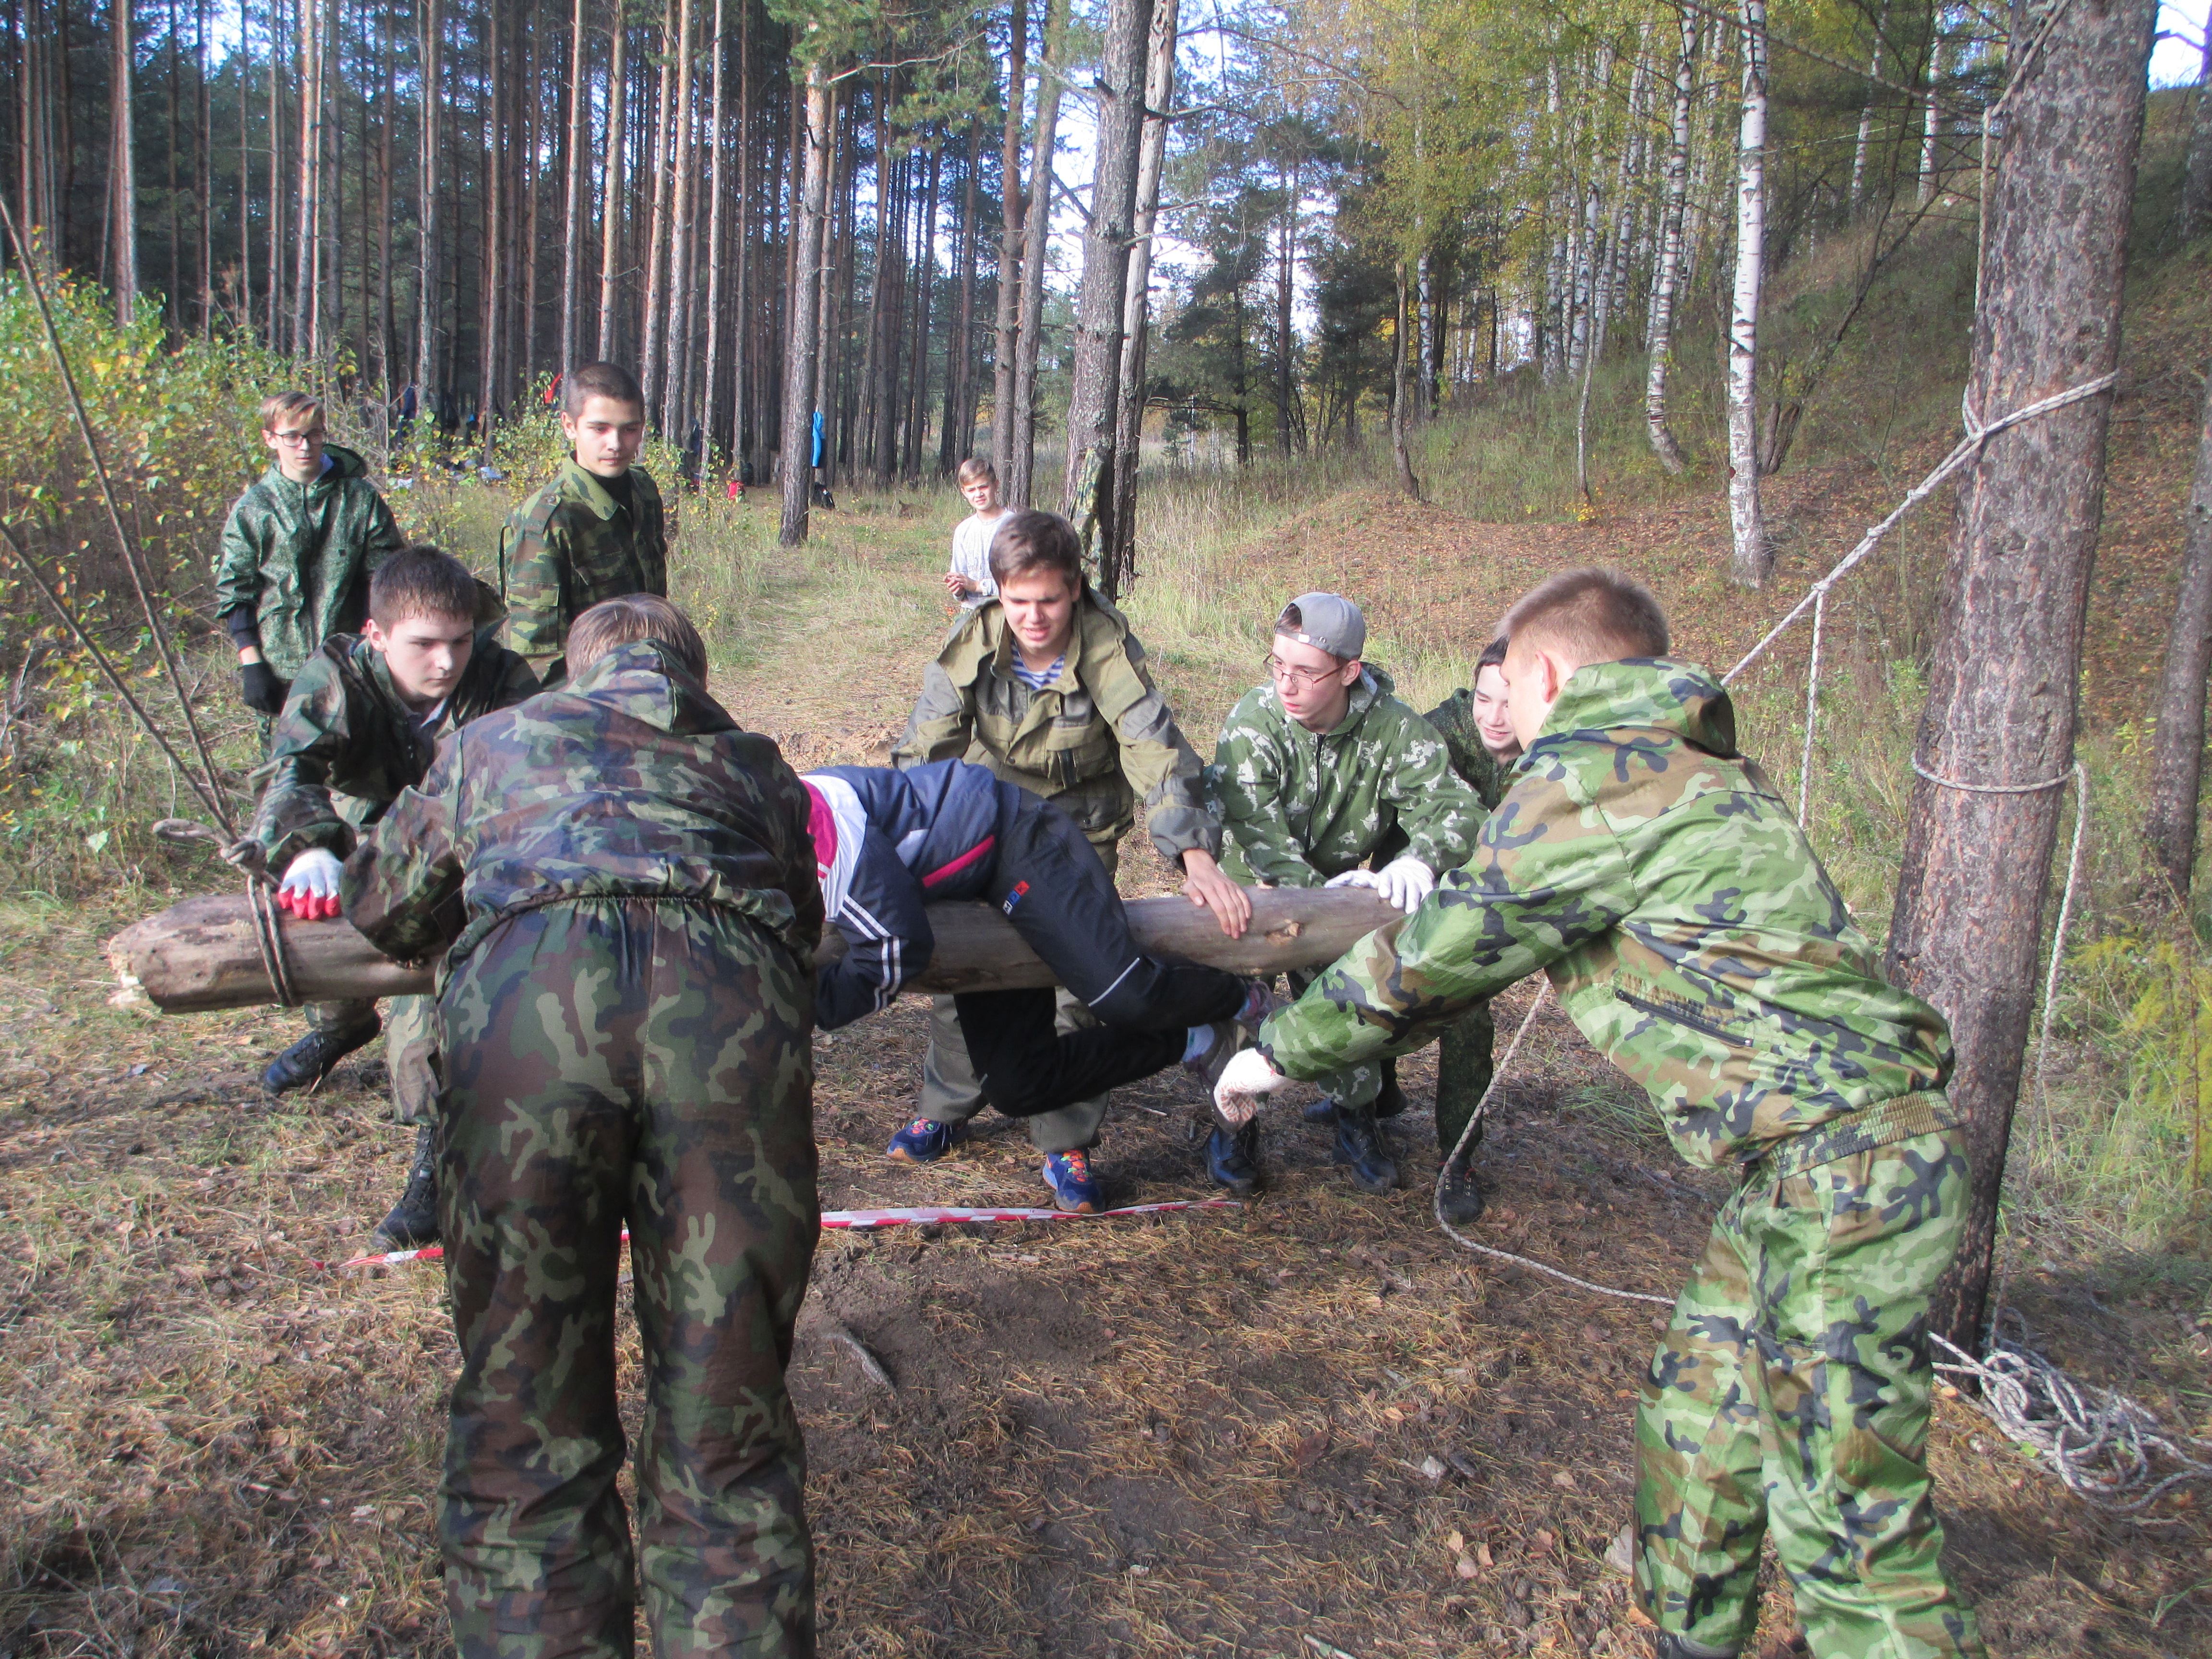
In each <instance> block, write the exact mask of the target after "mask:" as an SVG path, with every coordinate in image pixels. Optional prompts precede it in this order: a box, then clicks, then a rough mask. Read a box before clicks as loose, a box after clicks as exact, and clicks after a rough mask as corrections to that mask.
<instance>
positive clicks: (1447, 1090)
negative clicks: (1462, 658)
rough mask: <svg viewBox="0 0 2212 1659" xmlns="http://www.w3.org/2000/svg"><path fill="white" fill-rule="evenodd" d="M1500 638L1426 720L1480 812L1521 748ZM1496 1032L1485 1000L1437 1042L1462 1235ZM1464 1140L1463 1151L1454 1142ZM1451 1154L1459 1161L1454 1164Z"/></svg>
mask: <svg viewBox="0 0 2212 1659" xmlns="http://www.w3.org/2000/svg"><path fill="white" fill-rule="evenodd" d="M1504 666H1505V638H1504V635H1499V636H1498V638H1496V639H1494V640H1492V641H1491V642H1490V643H1489V644H1488V645H1486V646H1485V647H1483V651H1482V655H1481V656H1480V657H1479V658H1477V659H1475V665H1474V685H1473V686H1471V687H1469V686H1462V687H1461V688H1460V689H1459V690H1456V691H1455V692H1453V693H1452V694H1451V696H1449V697H1446V698H1445V699H1444V700H1443V702H1440V703H1438V704H1437V706H1436V707H1435V708H1431V710H1429V712H1428V714H1426V715H1425V716H1424V718H1425V720H1427V721H1428V723H1429V724H1430V725H1431V726H1435V727H1436V728H1437V734H1438V735H1439V736H1440V737H1442V738H1443V740H1444V750H1445V752H1446V753H1447V754H1448V755H1449V757H1451V769H1452V770H1453V771H1454V772H1455V773H1457V774H1458V775H1459V778H1460V781H1462V783H1464V784H1466V785H1467V787H1468V788H1470V789H1472V790H1474V795H1475V799H1477V800H1480V802H1481V803H1482V806H1483V811H1485V812H1492V811H1496V810H1497V808H1498V801H1499V800H1500V799H1503V798H1504V794H1505V784H1506V775H1507V774H1508V773H1509V772H1510V771H1511V770H1512V767H1513V763H1514V762H1515V761H1516V760H1518V759H1520V758H1521V744H1520V742H1519V740H1518V739H1517V738H1515V737H1514V735H1513V727H1512V724H1511V722H1510V721H1509V720H1507V718H1506V712H1505V672H1504ZM1497 1043H1498V1031H1497V1028H1496V1026H1495V1025H1494V1024H1492V1020H1491V1016H1490V1003H1489V1001H1488V1000H1487V999H1485V1000H1482V1001H1480V1002H1478V1003H1475V1004H1474V1005H1473V1006H1471V1007H1469V1008H1468V1011H1467V1012H1465V1013H1463V1014H1462V1015H1461V1016H1460V1017H1459V1018H1457V1019H1456V1020H1455V1021H1453V1022H1452V1024H1450V1025H1449V1026H1447V1027H1446V1028H1445V1030H1444V1033H1443V1036H1440V1037H1438V1038H1437V1152H1439V1153H1441V1154H1442V1155H1443V1159H1444V1186H1443V1196H1442V1199H1441V1202H1442V1205H1443V1216H1444V1219H1445V1220H1447V1221H1449V1222H1450V1223H1451V1224H1452V1225H1455V1226H1459V1227H1464V1226H1466V1225H1468V1224H1470V1223H1472V1222H1474V1221H1476V1220H1478V1219H1480V1217H1481V1215H1482V1205H1483V1197H1482V1188H1480V1187H1479V1186H1478V1185H1476V1184H1475V1179H1474V1152H1475V1148H1476V1147H1478V1146H1481V1145H1482V1126H1481V1125H1480V1124H1477V1125H1476V1126H1475V1128H1474V1133H1472V1134H1468V1127H1467V1126H1468V1119H1470V1118H1472V1117H1473V1116H1474V1109H1475V1108H1476V1107H1477V1106H1479V1105H1480V1104H1481V1103H1482V1097H1483V1096H1484V1095H1485V1094H1486V1093H1487V1092H1488V1091H1489V1089H1490V1079H1491V1077H1492V1054H1493V1053H1494V1051H1495V1050H1496V1048H1497ZM1462 1134H1467V1135H1468V1141H1467V1145H1466V1146H1460V1144H1459V1139H1460V1137H1461V1136H1462ZM1455 1148H1456V1149H1457V1151H1458V1156H1457V1157H1454V1156H1453V1152H1454V1149H1455Z"/></svg>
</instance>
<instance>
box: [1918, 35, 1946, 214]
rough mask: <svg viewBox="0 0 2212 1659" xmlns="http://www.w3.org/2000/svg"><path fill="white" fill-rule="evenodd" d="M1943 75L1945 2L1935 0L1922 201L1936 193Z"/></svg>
mask: <svg viewBox="0 0 2212 1659" xmlns="http://www.w3.org/2000/svg"><path fill="white" fill-rule="evenodd" d="M1942 78H1943V6H1942V0H1936V19H1935V21H1934V22H1933V23H1932V24H1930V25H1929V33H1928V89H1927V92H1926V94H1925V95H1924V96H1923V98H1922V100H1921V112H1920V187H1919V191H1918V192H1917V195H1918V201H1919V204H1920V205H1921V206H1922V207H1925V206H1927V205H1928V204H1929V201H1930V200H1931V199H1932V198H1933V197H1934V196H1935V194H1936V160H1937V158H1936V133H1937V132H1938V131H1940V130H1941V128H1942V112H1941V111H1940V110H1939V109H1938V107H1937V106H1936V82H1938V81H1940V80H1942Z"/></svg>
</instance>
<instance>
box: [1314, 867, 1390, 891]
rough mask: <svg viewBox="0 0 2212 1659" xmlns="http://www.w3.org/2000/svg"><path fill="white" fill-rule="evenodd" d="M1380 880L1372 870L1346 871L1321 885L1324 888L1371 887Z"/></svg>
mask: <svg viewBox="0 0 2212 1659" xmlns="http://www.w3.org/2000/svg"><path fill="white" fill-rule="evenodd" d="M1380 879H1381V878H1380V877H1378V876H1377V875H1376V873H1375V872H1373V871H1372V870H1347V871H1346V872H1344V873H1343V874H1342V875H1340V876H1331V877H1330V878H1328V880H1327V881H1325V882H1323V883H1322V886H1324V887H1372V886H1374V885H1375V884H1376V882H1377V881H1379V880H1380Z"/></svg>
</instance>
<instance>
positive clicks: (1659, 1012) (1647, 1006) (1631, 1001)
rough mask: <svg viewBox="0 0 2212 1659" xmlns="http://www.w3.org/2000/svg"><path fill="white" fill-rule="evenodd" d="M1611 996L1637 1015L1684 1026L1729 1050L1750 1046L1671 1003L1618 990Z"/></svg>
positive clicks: (1710, 1022)
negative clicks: (1720, 1043) (1725, 1045)
mask: <svg viewBox="0 0 2212 1659" xmlns="http://www.w3.org/2000/svg"><path fill="white" fill-rule="evenodd" d="M1613 995H1614V996H1615V997H1616V998H1618V999H1619V1000H1620V1001H1622V1002H1625V1003H1626V1004H1627V1005H1628V1006H1630V1007H1632V1008H1633V1009H1635V1010H1636V1011H1637V1012H1639V1013H1644V1014H1649V1015H1650V1017H1651V1018H1654V1019H1663V1020H1667V1021H1669V1022H1671V1023H1672V1024H1676V1025H1682V1026H1686V1027H1688V1028H1689V1029H1690V1030H1692V1031H1697V1032H1699V1033H1702V1034H1703V1035H1704V1036H1709V1037H1711V1038H1712V1039H1713V1041H1714V1042H1725V1043H1727V1044H1728V1046H1729V1048H1748V1047H1749V1046H1750V1045H1749V1044H1748V1043H1747V1042H1744V1041H1743V1040H1742V1039H1741V1037H1738V1036H1733V1035H1732V1034H1730V1033H1729V1031H1727V1030H1724V1029H1723V1027H1721V1026H1719V1025H1717V1024H1714V1023H1713V1022H1712V1021H1711V1020H1709V1019H1701V1018H1699V1017H1698V1016H1697V1015H1695V1014H1693V1013H1692V1012H1690V1011H1689V1010H1688V1009H1686V1008H1681V1007H1677V1006H1675V1005H1674V1004H1673V1003H1671V1002H1655V1001H1653V1000H1650V998H1648V997H1639V996H1638V995H1636V994H1634V993H1632V992H1629V991H1623V990H1620V989H1618V988H1616V989H1615V990H1614V992H1613Z"/></svg>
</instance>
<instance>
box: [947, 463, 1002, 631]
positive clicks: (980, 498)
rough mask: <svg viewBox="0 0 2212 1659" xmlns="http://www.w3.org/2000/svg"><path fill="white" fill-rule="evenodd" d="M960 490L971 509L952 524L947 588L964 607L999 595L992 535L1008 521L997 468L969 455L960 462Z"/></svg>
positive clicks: (971, 606)
mask: <svg viewBox="0 0 2212 1659" xmlns="http://www.w3.org/2000/svg"><path fill="white" fill-rule="evenodd" d="M959 483H960V493H961V495H963V496H965V497H966V498H967V501H968V505H969V508H970V509H971V510H970V512H969V514H968V516H967V517H966V518H964V519H963V520H961V521H960V522H959V523H958V524H957V525H955V526H952V565H951V568H950V569H948V570H947V571H946V572H945V592H948V593H950V594H951V596H952V597H953V598H954V599H957V600H959V601H960V604H961V606H962V608H963V609H964V610H969V611H973V610H974V609H975V607H976V606H977V605H981V604H984V603H985V602H986V601H987V600H990V599H996V598H998V597H999V584H998V581H997V579H996V578H994V576H993V575H992V574H991V538H992V537H993V536H994V535H996V534H997V533H998V530H999V526H1000V525H1001V524H1003V523H1004V522H1005V521H1006V507H1005V505H1004V504H1003V503H1001V502H1000V500H999V473H998V469H997V468H995V467H994V466H993V465H991V464H990V462H988V461H987V460H983V459H981V458H979V457H977V456H974V455H970V456H969V458H968V459H966V460H964V461H963V462H961V463H960V477H959Z"/></svg>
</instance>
